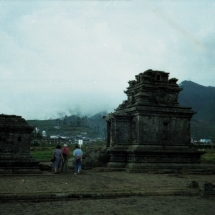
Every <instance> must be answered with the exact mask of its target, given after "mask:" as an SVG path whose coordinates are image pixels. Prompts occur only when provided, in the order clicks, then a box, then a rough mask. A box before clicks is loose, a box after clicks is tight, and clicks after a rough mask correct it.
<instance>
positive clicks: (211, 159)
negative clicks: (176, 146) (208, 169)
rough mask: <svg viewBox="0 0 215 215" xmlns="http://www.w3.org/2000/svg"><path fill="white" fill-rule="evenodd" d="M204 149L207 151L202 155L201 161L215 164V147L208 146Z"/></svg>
mask: <svg viewBox="0 0 215 215" xmlns="http://www.w3.org/2000/svg"><path fill="white" fill-rule="evenodd" d="M203 151H205V154H203V155H202V156H201V162H202V163H214V164H215V149H210V148H206V149H203Z"/></svg>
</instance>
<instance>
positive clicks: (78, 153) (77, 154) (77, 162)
mask: <svg viewBox="0 0 215 215" xmlns="http://www.w3.org/2000/svg"><path fill="white" fill-rule="evenodd" d="M73 155H74V171H75V172H74V174H77V173H80V172H81V162H82V155H83V152H82V150H81V149H80V146H79V145H78V144H77V145H75V150H74V151H73Z"/></svg>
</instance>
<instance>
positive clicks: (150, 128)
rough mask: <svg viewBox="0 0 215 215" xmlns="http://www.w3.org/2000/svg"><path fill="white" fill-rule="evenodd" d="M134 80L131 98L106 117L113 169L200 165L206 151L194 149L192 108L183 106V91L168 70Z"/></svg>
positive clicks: (180, 167)
mask: <svg viewBox="0 0 215 215" xmlns="http://www.w3.org/2000/svg"><path fill="white" fill-rule="evenodd" d="M135 78H136V80H132V81H129V82H128V83H129V86H128V87H127V89H126V90H125V91H124V92H125V94H126V95H127V100H125V101H123V103H122V104H120V105H119V106H118V107H117V108H116V109H115V112H113V113H110V114H109V115H107V116H105V117H104V119H105V120H106V122H107V147H108V151H109V155H110V158H109V162H108V163H107V166H108V167H109V168H124V169H125V170H127V171H128V172H150V171H158V172H159V171H160V170H162V171H164V170H167V171H172V170H174V171H182V170H183V169H192V170H195V169H196V170H197V169H199V168H200V157H201V155H202V154H203V153H202V152H199V151H196V150H194V149H192V147H191V136H190V120H191V118H192V116H193V114H195V112H194V111H193V110H192V108H191V107H181V106H180V105H179V103H178V94H179V92H180V91H181V90H182V88H180V87H179V85H178V84H177V81H178V80H177V79H176V78H171V79H169V73H166V72H163V71H153V70H147V71H145V72H143V73H140V74H139V75H136V76H135Z"/></svg>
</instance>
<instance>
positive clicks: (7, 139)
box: [0, 114, 41, 174]
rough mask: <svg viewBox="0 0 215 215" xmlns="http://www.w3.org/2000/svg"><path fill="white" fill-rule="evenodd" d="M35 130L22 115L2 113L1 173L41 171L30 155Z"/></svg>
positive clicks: (0, 129) (0, 116)
mask: <svg viewBox="0 0 215 215" xmlns="http://www.w3.org/2000/svg"><path fill="white" fill-rule="evenodd" d="M33 130H34V128H33V127H31V126H29V125H28V123H27V122H26V120H24V119H23V118H22V117H21V116H15V115H3V114H1V115H0V174H29V173H41V171H40V170H39V167H38V163H39V162H37V161H35V160H34V159H33V158H32V157H31V155H30V142H31V134H32V131H33Z"/></svg>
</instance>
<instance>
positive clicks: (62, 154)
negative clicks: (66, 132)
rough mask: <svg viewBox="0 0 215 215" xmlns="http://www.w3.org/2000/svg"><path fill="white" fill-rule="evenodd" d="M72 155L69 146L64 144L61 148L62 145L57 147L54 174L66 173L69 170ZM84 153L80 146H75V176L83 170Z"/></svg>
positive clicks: (53, 165) (54, 156)
mask: <svg viewBox="0 0 215 215" xmlns="http://www.w3.org/2000/svg"><path fill="white" fill-rule="evenodd" d="M69 155H70V149H69V147H68V145H67V144H64V145H63V147H62V148H61V146H60V145H57V146H56V149H55V150H54V153H53V159H52V160H53V161H52V168H53V169H54V172H53V173H54V174H58V173H60V172H66V171H67V170H68V159H69ZM82 155H83V152H82V150H81V149H80V146H79V145H78V144H77V145H75V149H74V151H73V156H74V174H78V173H80V172H81V170H82V166H81V162H82Z"/></svg>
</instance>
